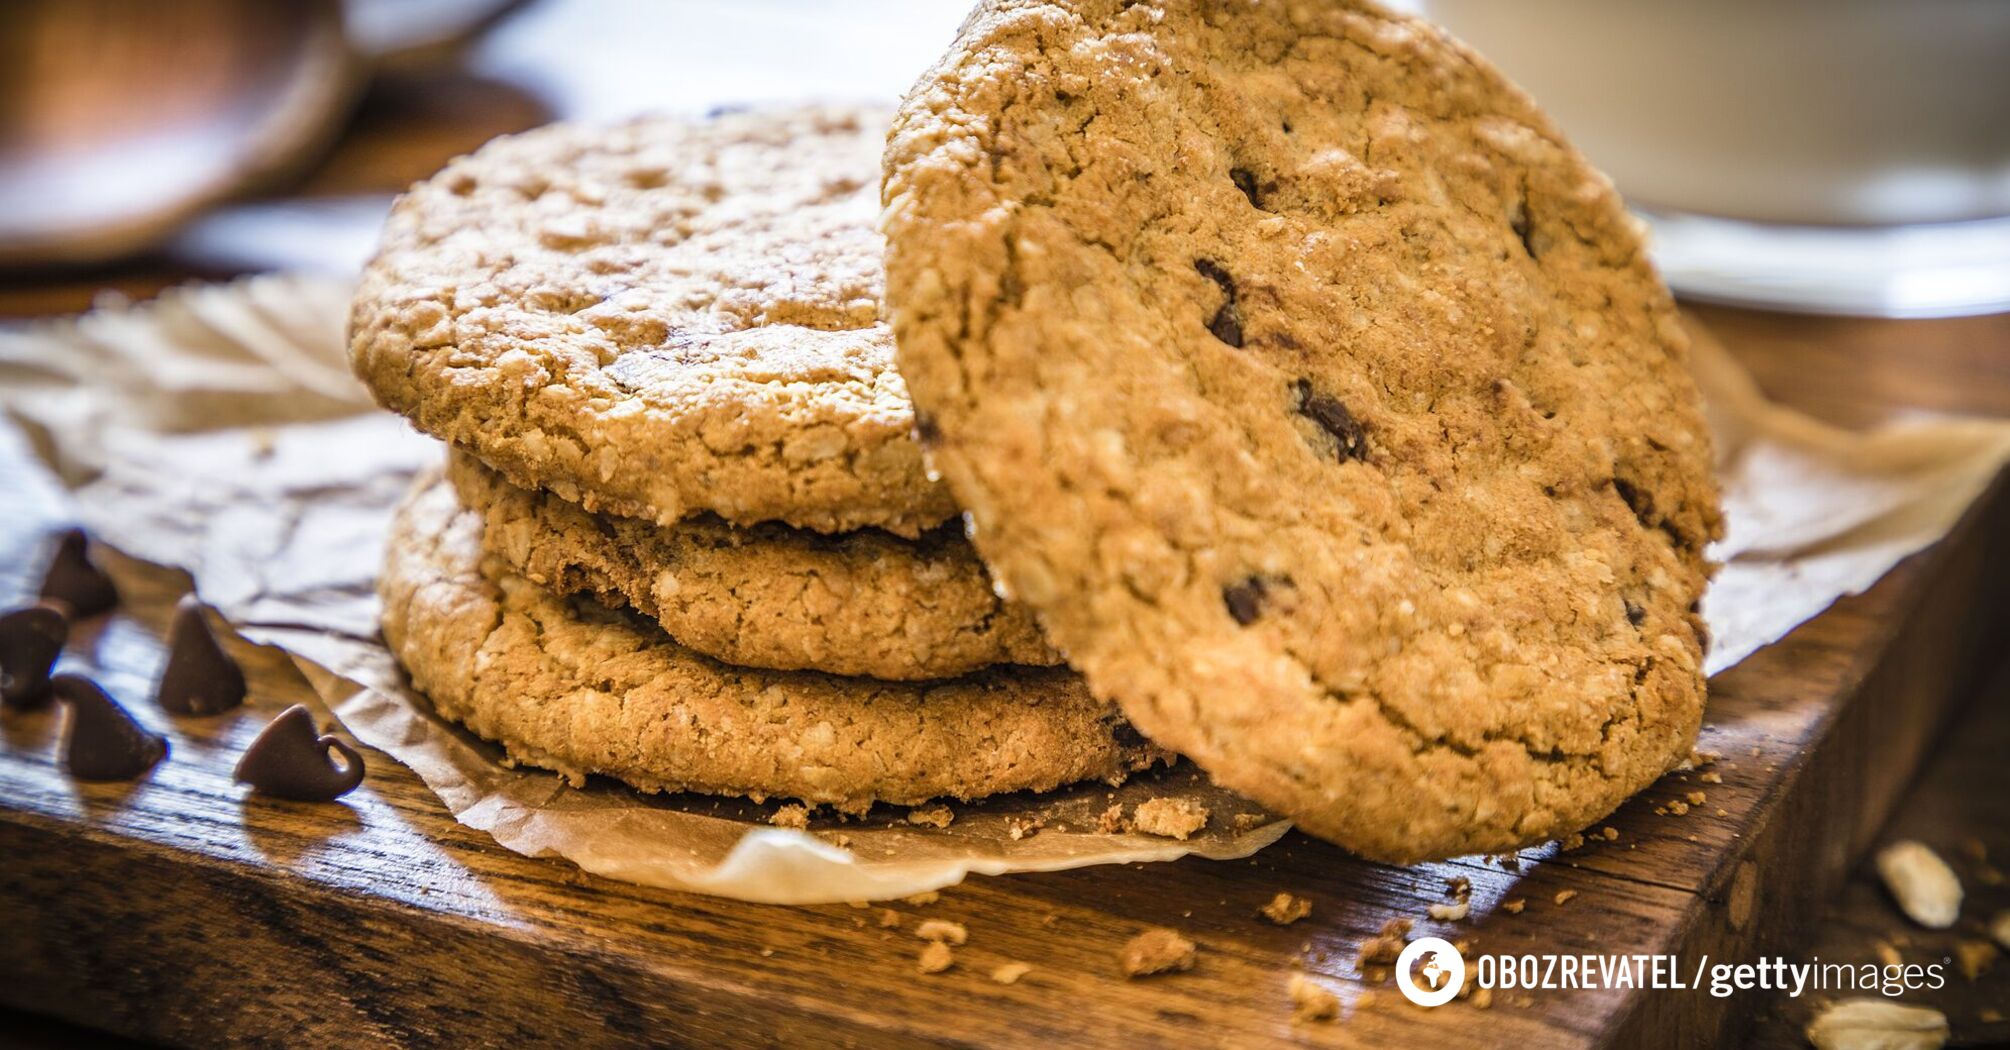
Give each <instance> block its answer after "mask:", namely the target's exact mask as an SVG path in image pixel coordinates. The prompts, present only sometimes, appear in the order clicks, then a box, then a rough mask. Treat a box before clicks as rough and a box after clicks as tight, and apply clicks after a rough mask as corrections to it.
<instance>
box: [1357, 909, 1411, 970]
mask: <svg viewBox="0 0 2010 1050" xmlns="http://www.w3.org/2000/svg"><path fill="white" fill-rule="evenodd" d="M1408 943H1410V920H1408V919H1390V920H1389V921H1388V922H1385V923H1383V924H1382V932H1381V933H1378V934H1376V935H1375V936H1373V937H1370V938H1368V939H1367V940H1365V941H1362V942H1361V947H1360V949H1359V950H1358V951H1356V952H1355V954H1354V966H1355V968H1356V969H1360V970H1366V969H1368V968H1369V967H1370V966H1389V965H1393V964H1394V963H1395V961H1396V957H1397V956H1399V955H1401V954H1403V946H1404V945H1406V944H1408Z"/></svg>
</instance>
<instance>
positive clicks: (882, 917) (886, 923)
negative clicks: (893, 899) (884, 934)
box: [879, 908, 900, 930]
mask: <svg viewBox="0 0 2010 1050" xmlns="http://www.w3.org/2000/svg"><path fill="white" fill-rule="evenodd" d="M879 928H880V929H882V930H897V929H900V913H899V912H897V911H894V910H893V909H892V908H882V909H880V912H879Z"/></svg>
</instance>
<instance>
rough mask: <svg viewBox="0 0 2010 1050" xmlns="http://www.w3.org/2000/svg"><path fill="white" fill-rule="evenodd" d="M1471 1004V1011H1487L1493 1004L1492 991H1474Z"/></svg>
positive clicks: (1479, 989) (1477, 989)
mask: <svg viewBox="0 0 2010 1050" xmlns="http://www.w3.org/2000/svg"><path fill="white" fill-rule="evenodd" d="M1472 1003H1473V1009H1475V1010H1485V1009H1488V1008H1489V1007H1491V1006H1493V1004H1494V990H1493V989H1492V988H1476V989H1474V991H1473V995H1472Z"/></svg>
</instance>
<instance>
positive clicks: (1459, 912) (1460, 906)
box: [1430, 901, 1473, 922]
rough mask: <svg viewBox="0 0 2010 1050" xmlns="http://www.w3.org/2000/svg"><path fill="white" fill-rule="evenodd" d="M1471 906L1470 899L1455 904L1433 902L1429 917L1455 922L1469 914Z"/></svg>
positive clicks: (1440, 920)
mask: <svg viewBox="0 0 2010 1050" xmlns="http://www.w3.org/2000/svg"><path fill="white" fill-rule="evenodd" d="M1472 907H1473V906H1472V903H1471V902H1470V901H1460V902H1458V903H1457V904H1433V905H1431V908H1430V912H1431V918H1433V919H1436V920H1437V921H1439V922H1457V921H1459V920H1460V919H1463V918H1465V917H1466V916H1467V915H1469V914H1471V913H1472Z"/></svg>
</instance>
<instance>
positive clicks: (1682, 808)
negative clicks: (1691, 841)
mask: <svg viewBox="0 0 2010 1050" xmlns="http://www.w3.org/2000/svg"><path fill="white" fill-rule="evenodd" d="M1668 812H1669V813H1671V814H1673V815H1674V816H1678V817H1685V816H1688V815H1689V803H1687V802H1684V801H1682V800H1681V799H1676V800H1675V801H1673V802H1670V803H1668Z"/></svg>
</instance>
